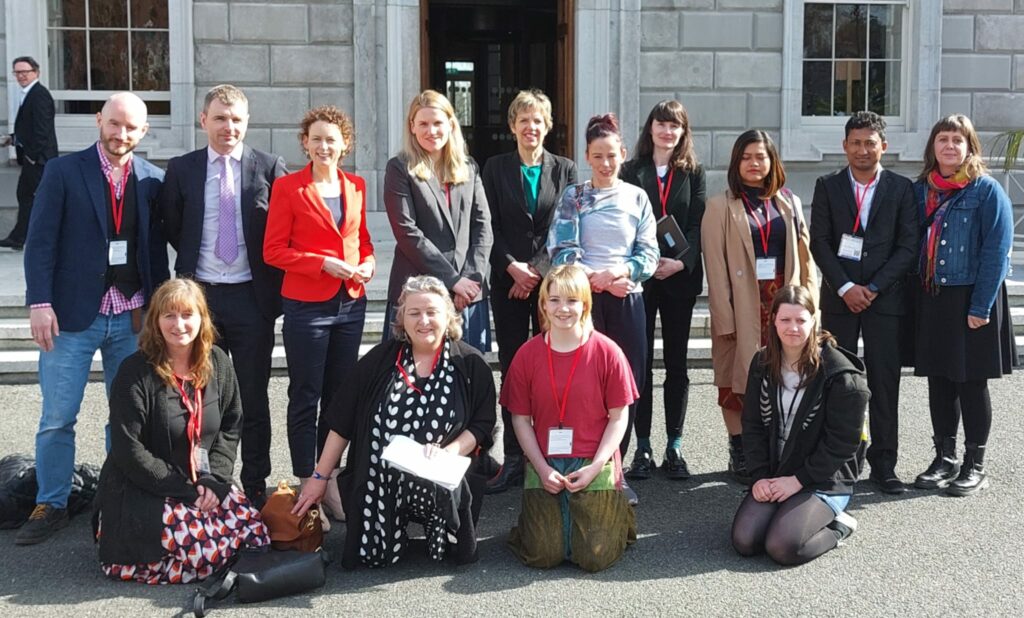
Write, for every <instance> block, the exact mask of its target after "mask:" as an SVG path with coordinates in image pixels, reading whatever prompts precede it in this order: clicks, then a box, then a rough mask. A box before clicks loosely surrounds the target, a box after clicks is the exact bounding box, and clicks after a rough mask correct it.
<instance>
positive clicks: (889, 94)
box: [868, 62, 900, 116]
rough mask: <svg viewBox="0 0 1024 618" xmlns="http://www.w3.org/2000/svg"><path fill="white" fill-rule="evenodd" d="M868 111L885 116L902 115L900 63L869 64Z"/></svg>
mask: <svg viewBox="0 0 1024 618" xmlns="http://www.w3.org/2000/svg"><path fill="white" fill-rule="evenodd" d="M868 109H869V110H871V111H873V112H875V113H876V114H882V115H883V116H899V115H900V63H899V62H871V63H869V64H868Z"/></svg>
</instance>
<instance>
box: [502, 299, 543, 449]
mask: <svg viewBox="0 0 1024 618" xmlns="http://www.w3.org/2000/svg"><path fill="white" fill-rule="evenodd" d="M508 291H509V290H508V288H505V287H502V286H501V284H500V283H499V282H498V281H496V280H493V279H492V285H491V296H490V299H491V311H492V312H494V336H495V339H497V340H498V363H499V364H500V365H501V382H502V384H504V383H505V375H506V374H507V373H508V368H509V366H510V365H511V364H512V359H513V358H515V355H516V352H518V351H519V348H520V347H521V346H522V345H523V344H524V343H526V342H527V341H528V340H529V339H530V337H532V336H533V335H536V334H538V333H540V319H539V318H538V315H537V299H538V295H539V293H540V286H539V285H538V286H537V288H534V291H533V293H532V294H530V296H529V298H526V299H525V300H518V299H512V298H509V297H508ZM501 422H502V425H503V426H504V429H503V434H502V442H503V443H504V447H505V457H508V456H509V455H512V456H517V455H522V454H523V449H522V447H521V446H519V440H517V439H516V432H515V431H514V430H513V429H512V414H511V413H510V412H509V411H508V408H506V407H504V406H502V407H501Z"/></svg>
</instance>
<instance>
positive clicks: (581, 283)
mask: <svg viewBox="0 0 1024 618" xmlns="http://www.w3.org/2000/svg"><path fill="white" fill-rule="evenodd" d="M552 286H555V288H556V289H557V290H558V291H559V292H561V293H562V294H564V295H566V296H569V297H570V298H578V299H579V300H580V302H582V303H583V315H582V316H580V322H582V323H583V327H584V328H590V311H591V309H593V307H594V298H593V296H592V295H591V293H590V280H589V279H588V278H587V273H586V271H584V270H583V269H582V268H581V267H579V266H577V265H575V264H563V265H561V266H556V267H554V268H553V269H551V272H549V273H548V276H547V277H544V281H541V283H540V297H539V299H538V304H539V305H540V310H539V311H537V313H538V314H540V327H541V328H542V329H543V330H544V331H545V332H547V331H548V330H550V328H551V323H550V322H549V321H548V314H547V306H548V299H549V298H551V287H552Z"/></svg>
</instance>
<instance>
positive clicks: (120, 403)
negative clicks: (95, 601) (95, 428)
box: [94, 346, 242, 564]
mask: <svg viewBox="0 0 1024 618" xmlns="http://www.w3.org/2000/svg"><path fill="white" fill-rule="evenodd" d="M210 354H211V355H212V356H213V376H212V377H211V379H210V382H209V384H207V385H206V388H204V389H203V427H202V443H203V448H205V449H206V450H207V451H208V452H209V457H210V474H206V475H202V476H200V478H199V480H198V481H196V484H193V483H192V481H191V479H190V478H189V443H188V438H187V437H186V435H185V426H186V420H187V414H188V413H187V411H186V409H185V405H184V403H183V402H182V400H181V393H180V392H179V391H178V389H177V387H174V386H171V385H169V384H167V383H166V382H164V381H163V380H162V379H161V378H160V376H159V375H157V373H156V371H155V370H154V369H153V366H152V365H150V364H149V361H147V360H146V357H145V356H143V355H142V352H136V353H134V354H132V355H131V356H129V357H128V358H126V359H125V360H124V362H123V363H121V367H120V369H119V370H118V372H117V377H115V378H114V383H113V385H112V386H111V389H110V453H109V454H108V455H107V460H106V461H105V462H104V463H103V470H102V472H100V483H99V491H98V493H97V496H96V504H95V507H94V508H95V514H96V516H98V517H101V518H102V524H103V530H102V534H101V535H100V538H99V545H100V562H101V563H104V564H139V563H144V562H156V561H158V560H160V559H162V558H163V555H164V549H163V547H162V546H161V544H160V537H161V534H162V533H163V529H164V524H163V517H162V516H163V508H164V503H165V502H166V500H167V498H171V499H173V500H177V501H179V502H185V503H189V504H191V503H194V502H195V501H196V499H197V498H198V497H199V494H198V492H197V491H196V485H203V486H205V487H206V488H208V489H211V490H213V492H214V493H215V494H217V498H218V499H220V500H223V499H224V498H225V497H226V496H227V494H228V492H229V491H230V490H231V475H232V472H233V471H234V467H235V453H236V451H237V448H238V437H239V431H240V429H241V427H242V400H241V399H240V398H239V394H238V382H237V380H236V379H235V371H234V369H233V368H232V366H231V361H230V360H228V356H227V354H226V353H225V352H224V351H223V350H221V349H220V348H219V347H216V346H214V347H213V349H212V350H211V352H210Z"/></svg>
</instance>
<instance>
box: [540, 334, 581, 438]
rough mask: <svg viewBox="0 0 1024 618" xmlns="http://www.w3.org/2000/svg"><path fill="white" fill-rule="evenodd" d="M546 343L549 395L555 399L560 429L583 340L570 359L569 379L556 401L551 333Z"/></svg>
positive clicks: (556, 387) (556, 388)
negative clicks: (549, 383)
mask: <svg viewBox="0 0 1024 618" xmlns="http://www.w3.org/2000/svg"><path fill="white" fill-rule="evenodd" d="M547 342H548V375H549V376H550V377H551V394H552V395H553V396H554V398H555V405H557V406H558V428H559V429H561V428H562V423H563V422H565V406H566V404H567V403H568V402H569V385H570V384H572V377H573V376H574V375H576V365H578V364H579V362H580V354H581V353H582V352H583V338H582V337H580V347H578V348H576V354H574V355H573V357H572V367H571V368H570V369H569V378H568V379H567V380H566V381H565V390H564V391H563V392H562V399H561V401H559V399H558V386H557V385H556V384H555V363H554V361H553V360H552V358H551V333H548V335H547Z"/></svg>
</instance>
